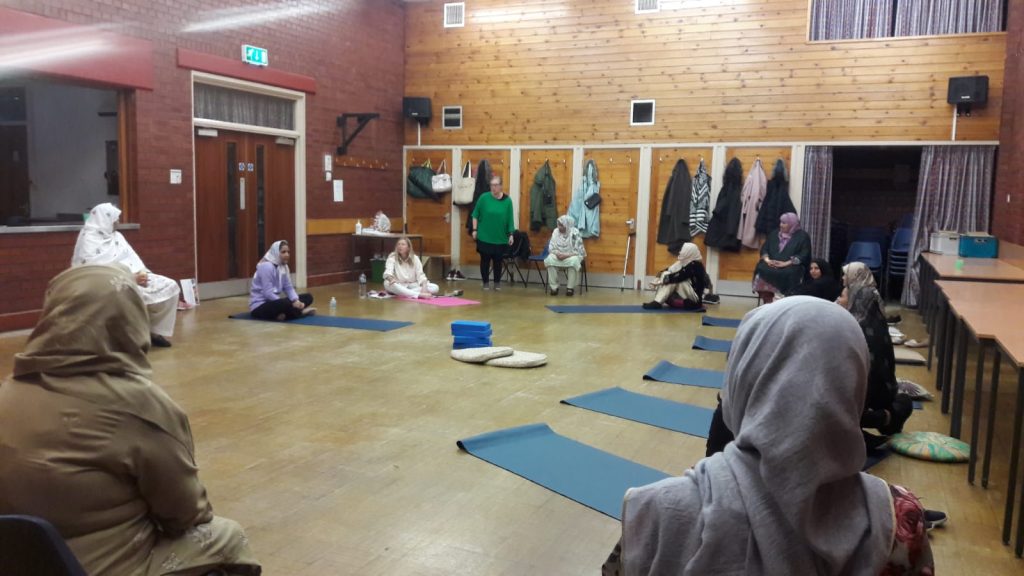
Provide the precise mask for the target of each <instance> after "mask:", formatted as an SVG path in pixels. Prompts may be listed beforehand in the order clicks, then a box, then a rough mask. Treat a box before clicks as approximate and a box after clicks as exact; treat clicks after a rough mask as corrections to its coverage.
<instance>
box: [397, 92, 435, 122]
mask: <svg viewBox="0 0 1024 576" xmlns="http://www.w3.org/2000/svg"><path fill="white" fill-rule="evenodd" d="M402 114H404V115H405V117H406V118H415V119H417V120H419V121H421V122H425V121H427V120H430V98H418V97H409V96H407V97H405V98H402Z"/></svg>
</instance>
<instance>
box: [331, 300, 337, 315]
mask: <svg viewBox="0 0 1024 576" xmlns="http://www.w3.org/2000/svg"><path fill="white" fill-rule="evenodd" d="M330 306H331V314H334V313H335V312H337V311H338V299H337V298H335V297H334V296H331V305H330Z"/></svg>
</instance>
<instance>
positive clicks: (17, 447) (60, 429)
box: [0, 264, 260, 576]
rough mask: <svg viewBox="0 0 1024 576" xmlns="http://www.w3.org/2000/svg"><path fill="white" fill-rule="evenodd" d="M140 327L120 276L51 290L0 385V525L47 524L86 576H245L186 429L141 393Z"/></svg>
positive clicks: (244, 543)
mask: <svg viewBox="0 0 1024 576" xmlns="http://www.w3.org/2000/svg"><path fill="white" fill-rule="evenodd" d="M149 322H150V320H149V318H148V315H147V312H146V302H145V298H144V295H143V290H142V289H141V288H140V287H138V285H137V284H136V281H135V276H134V275H133V274H132V273H131V272H130V271H129V269H128V268H126V267H124V266H122V265H119V264H114V265H88V264H86V265H81V266H76V267H73V268H70V269H68V270H66V271H64V272H62V273H60V274H59V275H57V277H56V278H54V279H53V280H52V281H51V282H50V285H49V288H48V290H47V292H46V300H45V302H44V304H43V312H42V317H41V318H40V320H39V323H38V324H37V325H36V328H35V330H33V331H32V335H31V336H29V338H28V342H27V343H26V344H25V350H24V352H21V353H20V354H17V355H15V357H14V374H13V376H12V377H11V378H10V379H8V380H6V381H4V382H3V383H2V384H0V454H2V455H3V456H2V457H0V514H26V515H31V516H38V517H40V518H43V519H45V520H47V521H49V522H50V523H51V524H53V526H54V527H55V528H56V529H57V531H58V532H60V534H61V535H62V536H63V537H64V538H65V539H66V540H67V543H68V546H69V547H70V548H71V551H72V553H74V555H75V557H76V558H77V559H78V562H79V563H80V564H81V565H82V567H83V568H84V569H85V572H86V573H88V574H97V575H100V574H109V575H120V574H131V575H134V576H142V575H145V576H156V575H165V574H178V575H181V574H208V573H214V572H216V573H218V574H221V573H227V574H245V575H252V576H256V575H258V574H260V566H259V563H258V562H257V561H256V559H255V558H254V557H253V555H252V552H251V551H250V550H249V541H248V539H247V538H246V536H245V533H244V532H243V530H242V528H241V526H239V525H238V523H236V522H234V521H232V520H228V519H226V518H221V517H218V516H214V515H213V509H212V508H211V506H210V501H209V500H208V499H207V496H206V489H205V488H204V487H203V484H202V482H200V480H199V476H198V470H199V468H198V466H197V464H196V457H195V450H194V443H193V439H192V432H191V430H190V428H189V422H188V417H187V416H186V415H185V413H184V412H183V411H182V409H181V408H180V407H179V406H178V405H177V404H176V403H175V402H174V400H172V399H171V398H170V396H168V395H167V393H166V392H165V391H164V390H163V388H161V387H160V386H159V385H157V384H156V383H154V382H153V381H152V380H151V377H152V375H153V369H152V367H151V366H150V363H149V359H148V358H147V353H148V351H149V349H150V345H151V342H150V337H149V330H150V329H149ZM5 552H7V551H6V550H5ZM217 570H223V571H224V572H217Z"/></svg>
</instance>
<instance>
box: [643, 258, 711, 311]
mask: <svg viewBox="0 0 1024 576" xmlns="http://www.w3.org/2000/svg"><path fill="white" fill-rule="evenodd" d="M706 278H707V273H706V272H705V270H704V262H703V261H702V260H701V256H700V248H698V247H697V245H696V244H694V243H692V242H687V243H685V244H683V247H682V248H680V249H679V255H678V256H677V257H676V261H675V262H673V263H672V265H671V266H669V267H668V268H666V269H665V270H662V271H661V272H659V273H658V276H657V278H655V279H654V281H653V282H651V288H654V289H655V292H654V300H651V301H650V302H647V303H646V304H644V305H643V307H644V309H645V310H657V309H659V308H661V307H662V306H664V305H665V304H669V305H671V306H672V307H673V308H683V309H684V310H696V309H699V308H703V307H704V290H705V289H706V288H707V285H706Z"/></svg>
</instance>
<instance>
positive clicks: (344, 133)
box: [338, 112, 380, 156]
mask: <svg viewBox="0 0 1024 576" xmlns="http://www.w3.org/2000/svg"><path fill="white" fill-rule="evenodd" d="M350 118H351V119H353V120H355V121H356V127H355V130H353V131H352V133H351V134H349V133H348V121H349V119H350ZM375 118H380V114H377V113H376V112H360V113H357V114H342V115H341V116H338V126H340V127H341V146H338V156H344V155H346V154H348V146H349V144H351V143H352V141H353V140H355V139H356V136H358V135H359V133H360V132H362V131H363V128H366V125H367V124H369V123H370V120H373V119H375Z"/></svg>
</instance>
